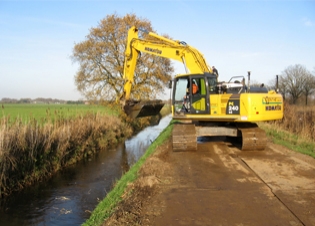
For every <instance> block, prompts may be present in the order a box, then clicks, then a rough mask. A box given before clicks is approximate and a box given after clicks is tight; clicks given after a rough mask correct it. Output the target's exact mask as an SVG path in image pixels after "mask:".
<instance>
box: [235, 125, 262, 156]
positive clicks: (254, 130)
mask: <svg viewBox="0 0 315 226" xmlns="http://www.w3.org/2000/svg"><path fill="white" fill-rule="evenodd" d="M238 130H239V131H240V132H241V134H242V151H254V150H264V149H265V147H266V145H267V136H266V133H265V131H264V130H262V129H260V128H259V127H258V126H257V125H256V124H245V125H238Z"/></svg>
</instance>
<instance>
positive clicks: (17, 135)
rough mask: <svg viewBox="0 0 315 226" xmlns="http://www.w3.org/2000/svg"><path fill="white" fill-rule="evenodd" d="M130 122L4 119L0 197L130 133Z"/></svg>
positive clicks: (90, 117) (86, 117) (91, 117)
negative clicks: (25, 121) (43, 121)
mask: <svg viewBox="0 0 315 226" xmlns="http://www.w3.org/2000/svg"><path fill="white" fill-rule="evenodd" d="M132 132H133V131H132V129H131V127H130V125H129V124H128V123H125V122H123V121H121V120H120V119H119V118H118V117H116V116H107V115H103V114H100V113H86V114H82V115H77V116H76V117H62V116H59V117H55V118H54V120H53V121H52V120H50V119H49V118H47V119H46V120H45V123H42V122H41V121H38V120H37V119H35V118H31V119H30V120H29V121H28V123H24V122H22V119H20V118H16V119H15V120H14V122H12V120H10V118H9V116H8V117H2V118H1V121H0V197H1V196H4V195H8V194H10V193H11V192H12V191H15V190H20V189H22V188H23V187H25V186H28V185H31V184H33V183H35V182H36V181H40V180H43V179H45V178H47V177H49V176H51V175H53V174H54V173H55V172H56V171H58V170H60V169H62V168H64V167H66V166H68V165H70V164H73V163H75V162H77V161H78V160H81V159H83V158H86V157H88V156H90V155H93V154H95V153H96V152H99V151H100V150H102V149H105V148H107V147H110V146H114V145H116V144H117V143H118V142H121V141H122V140H124V139H126V138H127V137H130V136H131V135H132Z"/></svg>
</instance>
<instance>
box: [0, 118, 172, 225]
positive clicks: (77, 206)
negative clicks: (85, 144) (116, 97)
mask: <svg viewBox="0 0 315 226" xmlns="http://www.w3.org/2000/svg"><path fill="white" fill-rule="evenodd" d="M170 121H171V116H166V117H164V118H162V119H161V121H160V123H159V125H156V126H152V127H148V128H146V129H144V130H143V131H141V132H140V133H139V134H138V135H137V136H134V137H133V138H131V139H129V140H127V141H126V142H125V143H124V144H120V145H118V146H117V147H116V148H114V149H111V150H109V151H103V152H100V153H99V154H98V155H96V156H94V157H93V158H91V159H89V160H88V161H82V162H80V163H78V164H76V165H75V166H73V167H70V168H68V169H66V170H63V171H62V172H60V173H58V174H57V175H55V176H54V177H53V178H51V179H50V180H48V181H45V182H42V183H38V184H37V185H35V186H32V187H30V188H27V189H25V190H23V191H22V192H20V193H18V194H14V195H12V196H10V197H8V198H5V199H2V200H1V199H0V225H6V226H10V225H12V226H13V225H80V224H82V223H83V222H84V221H85V220H86V219H88V218H89V216H90V213H91V211H93V209H94V208H95V206H96V205H97V203H98V202H99V201H101V200H102V199H103V198H104V197H105V196H106V194H107V193H108V192H109V191H110V189H111V188H112V185H113V182H115V180H117V179H119V178H120V177H121V175H122V174H123V173H124V172H126V171H127V170H128V169H129V168H130V166H132V165H133V164H134V163H135V162H136V161H138V159H139V158H140V157H141V156H142V155H143V153H144V152H145V150H146V149H147V147H148V146H149V145H150V144H151V142H152V141H153V140H155V139H156V137H157V136H158V135H159V134H160V133H161V131H162V130H163V129H164V128H166V126H167V125H168V124H169V122H170Z"/></svg>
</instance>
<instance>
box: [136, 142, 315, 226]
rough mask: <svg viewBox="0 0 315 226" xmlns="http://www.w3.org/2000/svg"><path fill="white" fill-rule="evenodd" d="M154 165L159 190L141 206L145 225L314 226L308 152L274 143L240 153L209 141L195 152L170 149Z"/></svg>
mask: <svg viewBox="0 0 315 226" xmlns="http://www.w3.org/2000/svg"><path fill="white" fill-rule="evenodd" d="M163 164H164V166H163ZM159 167H160V169H161V170H160V171H161V172H160V174H159V175H158V178H159V180H160V181H161V183H160V184H159V193H158V194H157V195H155V196H153V197H150V201H149V204H147V205H145V206H144V207H143V213H142V214H144V215H146V218H147V220H146V222H148V225H238V226H240V225H264V226H265V225H309V226H311V225H315V160H314V159H313V158H310V157H308V156H303V155H300V154H297V153H294V152H292V151H288V150H286V149H285V148H283V147H281V146H277V145H274V144H269V145H268V147H267V149H266V150H265V151H247V152H242V151H240V150H239V149H238V148H236V147H234V146H233V145H232V144H230V143H228V142H226V141H225V140H214V139H212V140H208V141H206V142H204V143H199V144H198V151H197V152H172V151H169V152H168V156H167V158H165V157H164V160H163V162H159ZM163 167H164V168H163ZM163 169H164V170H163Z"/></svg>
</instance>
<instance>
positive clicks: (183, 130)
mask: <svg viewBox="0 0 315 226" xmlns="http://www.w3.org/2000/svg"><path fill="white" fill-rule="evenodd" d="M139 31H142V30H140V29H138V28H136V27H131V28H130V29H129V31H128V38H127V47H126V52H125V63H124V78H125V81H126V82H125V85H124V93H123V94H122V96H121V98H120V102H121V104H122V106H123V108H124V110H125V112H126V113H127V115H129V116H130V117H144V116H149V115H156V114H159V111H160V110H161V108H162V107H163V105H164V104H163V102H162V101H161V100H151V101H141V100H131V99H130V94H131V90H132V84H133V78H134V71H135V68H136V64H137V59H138V56H139V53H140V52H145V53H148V54H152V55H156V56H160V57H165V58H169V59H173V60H177V61H180V62H182V63H183V64H184V66H185V69H186V73H187V74H181V75H176V76H175V78H174V79H173V80H172V81H171V82H170V88H172V106H171V108H172V116H173V119H175V120H176V121H178V122H179V123H176V124H175V125H174V128H173V133H172V142H173V151H187V150H192V151H196V150H197V138H198V137H207V136H227V137H238V138H241V150H263V149H265V146H266V143H267V137H266V134H265V132H264V131H263V130H262V129H260V128H259V127H258V126H257V124H256V122H261V121H272V120H280V119H282V118H283V98H282V95H281V94H279V93H278V92H276V91H275V90H270V91H268V89H267V88H265V87H264V86H263V84H262V85H260V86H251V85H250V72H248V79H247V80H248V81H247V83H246V81H245V77H244V76H234V77H232V78H231V79H230V80H229V81H228V82H218V75H217V74H216V73H213V72H214V71H213V70H212V68H211V67H210V66H209V65H208V64H207V62H206V60H205V59H204V57H203V55H202V54H201V53H200V52H199V51H198V50H197V49H195V48H193V47H192V46H189V45H187V44H186V43H185V42H181V41H175V40H171V39H168V38H165V37H163V36H159V35H157V34H155V33H152V32H146V31H142V32H146V33H147V34H148V35H149V36H151V37H154V39H152V38H150V39H140V38H139V36H138V32H139ZM277 84H278V82H277ZM276 90H278V89H276Z"/></svg>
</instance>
